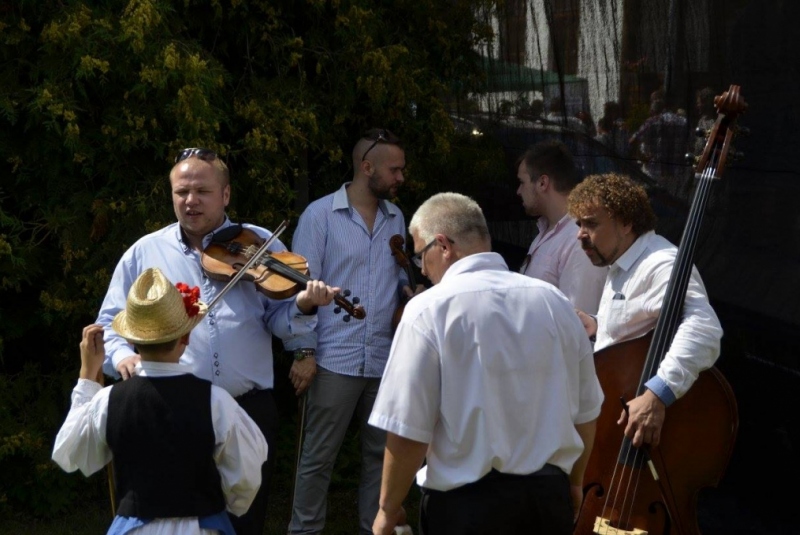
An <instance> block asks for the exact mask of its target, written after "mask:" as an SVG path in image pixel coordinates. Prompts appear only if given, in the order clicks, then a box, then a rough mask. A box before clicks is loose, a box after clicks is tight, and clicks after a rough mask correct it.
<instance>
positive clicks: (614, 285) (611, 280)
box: [594, 231, 722, 405]
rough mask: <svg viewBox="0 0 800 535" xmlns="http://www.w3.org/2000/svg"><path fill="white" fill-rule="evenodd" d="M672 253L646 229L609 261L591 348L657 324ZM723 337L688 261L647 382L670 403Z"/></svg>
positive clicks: (633, 335)
mask: <svg viewBox="0 0 800 535" xmlns="http://www.w3.org/2000/svg"><path fill="white" fill-rule="evenodd" d="M676 253H677V248H676V247H675V246H674V245H673V244H672V243H670V242H669V241H668V240H667V239H666V238H663V237H662V236H659V235H658V234H656V233H655V232H653V231H650V232H647V233H645V234H643V235H641V236H639V237H638V238H637V239H636V241H635V242H633V245H631V246H630V247H629V248H628V250H627V251H625V252H624V253H623V254H622V256H620V257H619V258H618V259H617V261H616V262H614V263H613V264H612V265H611V268H610V270H609V273H608V279H607V280H606V284H605V287H604V289H603V297H602V298H601V299H600V309H599V310H598V313H597V341H596V342H595V346H594V347H595V351H599V350H601V349H603V348H605V347H608V346H610V345H612V344H616V343H619V342H622V341H625V340H631V339H633V338H638V337H640V336H644V335H645V334H647V333H648V332H650V331H651V330H653V329H654V328H655V325H656V320H657V319H658V314H659V312H661V306H662V305H663V303H664V296H665V294H666V291H667V284H668V283H669V278H670V275H671V273H672V266H673V265H674V263H675V257H676ZM721 338H722V327H721V326H720V323H719V319H717V315H716V314H715V313H714V309H712V308H711V304H710V303H709V302H708V294H707V292H706V289H705V286H704V285H703V281H702V279H701V278H700V273H699V272H698V271H697V268H695V267H692V275H691V278H690V279H689V287H688V288H687V290H686V300H685V302H684V305H683V316H682V319H681V324H680V327H679V328H678V332H677V333H676V334H675V338H674V339H673V340H672V344H671V345H670V348H669V351H667V354H666V356H665V357H664V359H663V360H662V361H661V364H660V365H659V367H658V372H657V373H656V376H655V377H653V378H651V379H650V380H649V381H648V382H647V383H646V384H647V387H648V388H649V389H650V390H652V391H653V392H654V393H655V394H656V395H657V396H658V397H659V398H660V399H661V400H662V401H663V402H664V403H666V404H667V405H670V404H671V403H672V402H674V401H675V400H676V399H678V398H680V397H681V396H683V395H684V394H685V393H686V391H687V390H689V388H690V387H691V386H692V384H693V383H694V381H695V380H696V379H697V376H698V375H699V374H700V372H701V371H703V370H705V369H707V368H710V367H711V366H713V364H714V362H715V361H716V360H717V357H718V356H719V350H720V339H721Z"/></svg>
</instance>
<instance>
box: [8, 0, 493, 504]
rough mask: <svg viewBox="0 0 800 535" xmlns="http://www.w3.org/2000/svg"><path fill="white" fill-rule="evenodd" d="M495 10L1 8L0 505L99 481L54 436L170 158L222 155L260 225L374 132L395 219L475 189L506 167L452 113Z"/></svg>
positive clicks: (324, 181) (280, 214)
mask: <svg viewBox="0 0 800 535" xmlns="http://www.w3.org/2000/svg"><path fill="white" fill-rule="evenodd" d="M492 3H493V2H492V0H469V1H467V0H464V1H454V2H419V1H418V0H395V1H392V2H386V1H375V0H325V1H322V0H230V1H226V0H183V1H180V2H176V1H168V0H102V1H101V0H83V1H79V0H76V1H69V2H56V1H53V0H43V1H40V0H36V1H34V0H20V1H18V2H5V3H3V5H2V6H0V42H2V45H3V46H2V47H0V58H1V59H2V61H0V124H2V127H1V128H0V177H2V179H1V181H0V292H2V295H1V296H0V297H2V300H3V306H2V309H0V370H2V376H0V379H2V384H1V385H0V386H2V389H0V403H2V407H0V409H2V412H0V448H2V449H0V473H3V474H4V477H3V480H4V484H5V485H8V486H5V487H4V488H3V491H2V494H0V507H2V508H4V509H6V510H7V509H8V508H12V507H13V508H17V509H23V510H26V511H29V512H32V513H34V514H37V515H51V514H56V513H58V512H59V511H63V510H64V509H65V507H67V506H68V505H69V503H70V499H72V498H74V497H75V495H76V494H77V493H78V492H79V491H80V492H81V493H84V492H86V489H87V486H88V487H91V488H94V487H96V486H97V485H96V483H92V481H95V480H96V478H95V479H92V480H90V482H87V481H85V480H84V479H83V478H82V476H77V475H71V476H67V475H64V474H61V473H60V472H59V471H58V470H56V469H55V468H54V467H53V465H52V463H49V461H48V459H49V452H50V448H51V447H52V437H53V436H54V435H55V433H56V430H57V429H58V427H59V425H60V423H61V420H62V419H63V415H64V414H65V412H66V407H67V404H68V399H69V394H68V393H69V390H70V387H71V386H72V384H73V382H74V378H75V375H76V373H75V371H76V370H77V367H78V352H77V347H78V345H77V344H78V335H79V333H80V330H81V328H82V327H83V326H84V325H86V324H88V323H90V322H91V321H93V319H94V317H95V316H96V313H97V310H98V308H99V305H100V303H101V300H102V297H103V295H104V293H105V290H106V287H107V284H108V281H109V279H110V274H111V272H112V270H113V268H114V265H115V264H116V262H117V260H118V259H119V257H120V255H121V254H122V252H123V251H124V250H125V249H126V248H127V247H129V246H130V245H131V244H132V243H133V242H134V241H135V240H136V239H138V238H139V237H140V236H142V235H143V234H145V233H147V232H150V231H152V230H155V229H157V228H159V227H161V226H163V225H165V224H167V223H169V222H171V221H173V220H174V214H173V213H172V209H171V206H170V201H169V189H168V188H169V184H168V181H167V176H168V172H169V169H170V167H171V164H172V158H173V156H174V154H175V153H176V152H177V150H178V149H180V148H182V147H187V146H204V147H210V148H213V149H215V150H216V151H218V152H219V154H220V155H222V157H224V158H225V159H226V160H227V162H228V164H229V166H230V167H231V171H232V178H233V189H234V193H233V199H232V205H231V211H232V213H233V214H235V217H236V218H238V219H240V220H245V221H251V222H254V223H258V224H261V225H264V226H267V227H274V226H276V225H277V223H278V222H280V221H281V220H282V219H284V218H289V219H290V220H291V219H293V218H296V216H297V210H298V209H299V208H301V207H299V206H295V198H296V196H297V193H298V191H297V190H298V188H299V187H305V186H303V185H304V184H307V183H308V179H309V177H311V179H312V180H311V181H310V183H311V192H310V193H311V198H315V197H317V196H319V195H322V194H325V193H328V192H329V191H331V190H332V189H334V188H335V187H337V186H338V185H339V184H340V183H341V181H342V180H343V178H344V177H347V176H349V174H350V173H351V172H352V171H351V169H350V162H349V158H348V156H349V153H350V150H351V147H352V144H353V142H354V140H355V139H356V138H357V137H358V135H359V134H360V133H361V132H362V131H363V130H365V129H367V128H369V127H372V126H384V127H387V128H391V129H392V130H394V131H395V132H397V133H398V134H399V135H400V136H401V137H402V138H403V139H404V141H405V144H406V146H407V149H408V161H409V169H408V177H407V184H408V187H407V188H405V190H404V192H403V193H402V195H403V197H402V198H401V199H399V202H400V205H401V206H404V207H406V208H407V209H409V210H410V209H412V208H413V207H414V206H416V205H417V204H418V202H419V201H420V200H422V199H424V198H425V197H427V196H428V195H429V194H430V193H432V192H435V191H440V190H442V189H458V190H459V191H464V192H469V189H468V188H469V187H472V186H471V185H473V186H474V185H476V184H478V183H479V182H481V181H484V180H486V179H487V177H492V176H493V175H494V174H496V170H494V169H492V168H491V166H490V165H489V162H490V161H492V159H494V161H495V162H497V161H501V160H497V159H496V155H497V152H495V149H493V148H491V147H485V146H483V145H480V144H479V145H475V142H474V141H472V140H470V139H469V138H468V137H461V136H458V135H456V134H455V132H454V130H453V125H452V123H451V121H450V119H449V112H448V110H449V107H450V105H451V104H452V103H455V102H457V101H461V100H464V99H465V98H466V97H467V95H468V94H469V93H470V92H471V91H472V90H473V89H474V88H476V87H478V83H479V78H480V67H479V65H478V63H477V54H476V53H475V51H474V50H475V45H477V44H479V43H481V42H483V41H484V40H485V39H487V38H488V37H489V36H490V33H491V32H490V29H489V28H488V26H487V25H486V24H484V23H481V22H479V21H478V19H477V18H476V16H475V13H483V12H485V11H486V10H487V9H490V8H491V5H492ZM484 149H486V150H484ZM12 473H13V474H15V477H14V478H8V477H5V476H6V475H7V474H12ZM34 478H38V479H34ZM9 481H11V483H9ZM33 481H37V483H36V485H33V483H32V482H33ZM2 512H3V511H0V513H2Z"/></svg>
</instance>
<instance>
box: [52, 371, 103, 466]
mask: <svg viewBox="0 0 800 535" xmlns="http://www.w3.org/2000/svg"><path fill="white" fill-rule="evenodd" d="M112 388H113V387H112V386H109V387H106V388H103V387H102V386H100V384H99V383H95V382H94V381H90V380H88V379H78V384H77V385H75V388H74V389H73V390H72V406H71V407H70V409H69V414H67V419H66V420H65V421H64V425H62V426H61V429H60V430H59V431H58V435H57V436H56V442H55V446H53V455H52V458H53V460H54V461H55V462H56V463H57V464H58V465H59V466H60V467H61V468H63V469H64V470H65V471H67V472H74V471H75V470H80V471H81V472H82V473H83V475H85V476H89V475H91V474H93V473H95V472H97V471H98V470H100V469H101V468H103V467H104V466H105V465H107V464H108V463H109V461H111V458H112V455H111V450H110V449H109V447H108V444H107V443H106V422H107V421H108V395H109V393H110V392H111V389H112Z"/></svg>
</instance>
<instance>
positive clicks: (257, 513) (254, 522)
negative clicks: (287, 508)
mask: <svg viewBox="0 0 800 535" xmlns="http://www.w3.org/2000/svg"><path fill="white" fill-rule="evenodd" d="M236 401H237V403H239V406H240V407H242V408H243V409H244V411H245V412H246V413H247V414H248V415H249V416H250V418H252V419H253V421H254V422H255V423H256V425H257V426H258V428H259V429H261V432H262V433H264V438H266V439H267V447H268V448H269V452H268V456H267V462H265V463H264V464H263V465H261V488H260V489H258V493H257V494H256V498H255V500H253V504H252V505H251V506H250V509H248V510H247V512H246V513H245V514H243V515H242V516H235V515H232V514H230V513H228V516H229V517H230V519H231V523H232V524H233V527H234V529H235V530H236V534H237V535H262V533H264V521H265V519H266V516H267V499H268V497H269V483H270V479H271V478H272V471H273V469H274V468H275V448H276V447H277V436H278V408H277V406H276V405H275V398H273V397H272V390H251V391H250V392H247V393H245V394H242V395H241V396H239V397H238V398H236Z"/></svg>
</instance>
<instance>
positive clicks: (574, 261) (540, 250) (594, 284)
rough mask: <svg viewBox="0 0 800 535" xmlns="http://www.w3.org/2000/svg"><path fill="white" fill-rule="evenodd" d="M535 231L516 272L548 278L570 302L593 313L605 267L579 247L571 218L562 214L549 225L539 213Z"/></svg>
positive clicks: (588, 312)
mask: <svg viewBox="0 0 800 535" xmlns="http://www.w3.org/2000/svg"><path fill="white" fill-rule="evenodd" d="M536 225H537V226H538V227H539V233H538V234H537V235H536V238H534V239H533V243H531V247H530V249H528V257H527V258H526V260H525V262H524V263H523V264H522V268H520V273H522V274H523V275H527V276H529V277H534V278H536V279H541V280H543V281H546V282H549V283H550V284H552V285H553V286H555V287H556V288H558V289H559V290H561V291H562V292H563V293H564V295H566V296H567V299H569V301H570V303H572V306H574V307H575V308H577V309H580V310H582V311H584V312H586V313H587V314H597V307H598V305H599V304H600V296H601V295H602V294H603V284H604V283H605V280H606V275H607V274H608V268H607V267H596V266H594V265H592V263H591V262H590V261H589V257H588V256H586V253H584V252H583V249H581V245H580V242H579V241H578V238H577V235H578V227H577V225H575V220H574V219H573V218H571V217H570V216H569V215H565V216H564V217H562V218H561V220H560V221H559V222H558V223H556V226H555V227H553V228H550V229H548V228H546V227H547V219H545V218H544V217H540V218H539V220H538V221H537V223H536Z"/></svg>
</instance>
